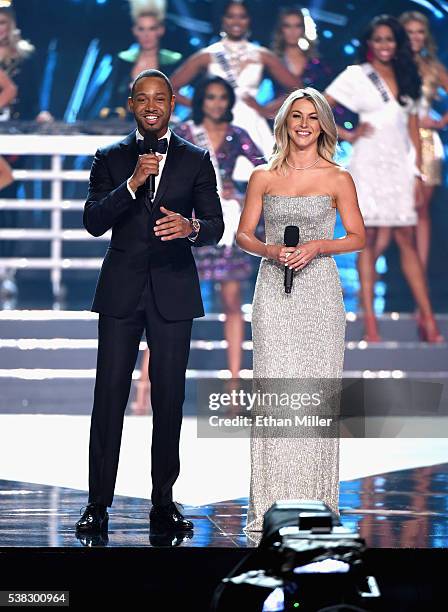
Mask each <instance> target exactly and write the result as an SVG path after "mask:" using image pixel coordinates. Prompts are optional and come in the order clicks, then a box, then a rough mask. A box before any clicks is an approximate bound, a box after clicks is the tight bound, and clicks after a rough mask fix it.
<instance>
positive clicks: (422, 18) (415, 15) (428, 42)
mask: <svg viewBox="0 0 448 612" xmlns="http://www.w3.org/2000/svg"><path fill="white" fill-rule="evenodd" d="M398 20H399V22H400V23H401V25H402V26H403V27H404V26H405V25H406V24H407V23H409V22H410V21H418V22H419V23H421V24H422V26H423V27H424V28H425V49H424V50H425V52H426V53H427V57H428V58H429V59H431V60H436V59H437V45H436V43H435V41H434V38H433V36H432V34H431V28H430V26H429V20H428V18H427V17H426V15H423V13H420V12H419V11H406V12H405V13H402V14H401V15H400V17H399V18H398ZM422 51H423V49H422ZM419 55H420V54H419ZM422 57H423V56H422Z"/></svg>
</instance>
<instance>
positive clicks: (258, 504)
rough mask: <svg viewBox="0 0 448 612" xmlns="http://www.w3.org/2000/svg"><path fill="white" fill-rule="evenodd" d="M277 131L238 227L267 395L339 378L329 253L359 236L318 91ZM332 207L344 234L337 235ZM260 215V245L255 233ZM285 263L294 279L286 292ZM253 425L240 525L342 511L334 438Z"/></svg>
mask: <svg viewBox="0 0 448 612" xmlns="http://www.w3.org/2000/svg"><path fill="white" fill-rule="evenodd" d="M274 136H275V141H276V144H275V147H274V152H273V154H272V156H271V158H270V160H269V162H268V164H267V165H264V166H259V167H258V168H256V169H255V170H254V171H253V173H252V175H251V178H250V181H249V185H248V189H247V194H246V201H245V204H244V209H243V213H242V216H241V220H240V224H239V228H238V232H237V242H238V244H239V246H240V247H241V248H242V249H244V250H245V251H247V252H248V253H251V254H252V255H257V256H259V257H261V263H260V268H259V272H258V278H257V283H256V287H255V294H254V300H253V310H252V334H253V375H254V381H257V383H260V382H262V383H263V379H265V380H264V386H263V384H262V386H263V391H268V392H269V389H268V388H267V387H269V385H271V387H276V384H275V383H276V381H277V382H279V381H280V380H281V379H290V381H292V382H293V383H299V384H304V383H305V382H306V380H307V379H308V381H309V380H310V379H318V380H320V381H321V382H322V380H323V379H330V381H339V382H340V378H341V377H342V369H343V359H344V346H345V310H344V304H343V296H342V289H341V284H340V280H339V274H338V270H337V267H336V263H335V261H334V259H333V257H332V254H334V253H347V252H350V251H359V250H360V249H362V248H363V247H364V241H365V228H364V223H363V219H362V216H361V213H360V210H359V207H358V201H357V196H356V190H355V186H354V183H353V180H352V178H351V176H350V174H349V173H348V172H347V171H346V170H344V169H343V168H341V167H340V166H338V165H337V164H335V162H334V161H333V155H334V152H335V148H336V142H337V132H336V126H335V122H334V118H333V114H332V112H331V109H330V107H329V105H328V103H327V101H326V100H325V98H324V97H323V96H322V94H320V93H319V92H318V91H317V90H315V89H313V88H311V87H307V88H305V89H298V90H296V91H294V92H293V93H291V94H290V95H289V97H288V98H287V99H286V100H285V102H284V103H283V105H282V107H281V108H280V110H279V112H278V114H277V116H276V119H275V125H274ZM336 210H338V211H339V214H340V216H341V220H342V223H343V225H344V228H345V230H346V235H345V236H344V237H343V238H341V239H337V240H334V239H333V232H334V226H335V221H336ZM262 213H263V214H264V221H265V228H266V244H265V243H263V242H261V241H260V240H258V239H257V238H256V236H255V230H256V227H257V224H258V221H259V218H260V216H261V214H262ZM287 225H295V226H298V227H299V230H300V239H299V243H298V245H297V246H296V247H286V246H284V242H283V240H284V229H285V227H286V226H287ZM285 266H287V267H289V268H291V269H292V270H293V276H294V281H293V287H292V291H291V293H289V294H288V293H286V292H285V290H284V286H283V281H284V272H285ZM266 379H270V380H269V381H267V380H266ZM283 382H286V381H283ZM288 382H289V381H288ZM321 386H322V385H321ZM324 386H325V385H324ZM321 408H322V406H321ZM263 410H264V408H262V409H261V411H263ZM315 414H316V415H319V410H316V411H315ZM256 429H259V428H255V427H254V426H253V425H252V431H251V434H252V435H251V479H250V496H249V509H248V516H247V525H246V530H247V531H261V530H262V524H263V516H264V514H265V512H266V511H267V510H268V509H269V508H270V506H271V505H272V504H273V503H274V502H275V501H277V500H281V499H314V500H320V501H323V502H324V503H326V504H327V505H328V506H329V507H330V508H331V509H332V510H333V511H334V512H336V513H337V514H339V510H338V500H339V438H338V437H337V436H330V437H326V436H325V435H320V432H321V431H322V428H320V429H319V427H313V428H312V430H311V431H312V432H313V433H312V435H313V434H314V435H313V437H310V436H309V432H310V430H308V432H307V433H305V432H304V430H303V429H302V431H299V430H294V431H291V429H289V431H288V427H286V428H283V429H281V432H282V433H281V435H279V433H278V430H275V427H271V426H268V427H267V428H265V430H264V431H255V430H256ZM291 435H292V436H294V437H291Z"/></svg>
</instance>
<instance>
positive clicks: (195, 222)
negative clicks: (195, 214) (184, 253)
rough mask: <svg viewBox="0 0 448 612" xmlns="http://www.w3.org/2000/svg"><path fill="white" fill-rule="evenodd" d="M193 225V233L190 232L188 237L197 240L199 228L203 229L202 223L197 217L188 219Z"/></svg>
mask: <svg viewBox="0 0 448 612" xmlns="http://www.w3.org/2000/svg"><path fill="white" fill-rule="evenodd" d="M188 220H189V222H190V225H191V234H188V236H187V238H188V239H189V240H195V239H196V237H197V235H198V234H199V230H200V229H201V224H200V223H199V221H198V220H197V219H194V218H192V219H188Z"/></svg>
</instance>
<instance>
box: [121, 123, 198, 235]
mask: <svg viewBox="0 0 448 612" xmlns="http://www.w3.org/2000/svg"><path fill="white" fill-rule="evenodd" d="M135 138H136V140H137V146H138V141H139V140H144V137H143V136H142V135H141V134H140V132H139V131H138V128H137V129H136V130H135ZM162 138H166V139H167V140H168V146H167V149H166V153H165V154H163V153H159V154H158V155H161V156H162V159H161V160H160V161H159V174H157V175H156V177H155V189H154V198H155V197H156V193H157V188H158V186H159V182H160V177H161V176H162V172H163V168H164V167H165V160H166V155H167V153H168V147H169V146H170V138H171V130H170V128H168V129H167V131H166V132H165V134H164V135H163V136H162V137H161V138H159V139H158V140H161V139H162ZM131 178H132V177H129V178H128V180H127V181H126V186H127V188H128V191H129V193H130V194H131V196H132V198H133V199H134V200H136V199H137V196H136V195H135V193H134V192H133V191H132V189H131V188H130V186H129V181H130V180H131ZM197 237H198V234H196V235H195V236H193V237H192V238H190V237H189V236H187V238H188V240H190V242H194V241H195V240H196V238H197Z"/></svg>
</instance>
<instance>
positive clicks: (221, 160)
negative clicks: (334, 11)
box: [132, 77, 266, 414]
mask: <svg viewBox="0 0 448 612" xmlns="http://www.w3.org/2000/svg"><path fill="white" fill-rule="evenodd" d="M234 103H235V94H234V93H233V89H232V88H231V87H230V85H229V84H228V83H227V81H224V79H221V78H220V77H206V78H205V79H204V80H203V81H201V82H200V83H199V84H198V86H197V87H196V89H195V92H194V96H193V100H192V119H191V120H189V121H186V122H185V123H183V124H179V125H178V126H176V127H175V128H174V129H175V132H176V133H177V134H178V135H179V136H182V138H185V140H188V141H190V142H193V143H194V144H196V145H198V146H199V147H202V148H204V149H206V150H207V151H209V153H210V158H211V160H212V163H213V166H214V168H215V174H216V178H217V184H218V193H219V195H220V196H221V205H222V210H223V216H224V226H225V227H224V235H223V237H222V239H221V241H220V242H219V244H218V246H217V247H203V248H202V249H198V250H197V251H196V252H195V260H196V264H197V268H198V272H199V278H200V279H201V280H211V281H217V282H219V284H220V289H221V301H222V305H223V311H224V314H225V316H226V320H225V323H224V336H225V339H226V341H227V358H228V367H229V370H230V373H231V375H232V378H238V377H239V375H240V369H241V360H242V346H241V345H242V342H243V340H244V319H243V315H242V312H241V282H242V281H245V280H247V279H248V278H249V277H250V276H251V274H252V261H251V259H252V258H251V257H250V256H249V255H248V254H247V253H244V252H243V251H242V250H241V249H240V248H238V246H237V245H236V243H235V233H236V230H237V227H238V223H239V220H240V214H241V194H240V193H239V192H238V191H237V189H236V186H235V183H234V181H233V179H232V175H233V171H234V168H235V164H236V160H237V159H238V157H240V156H244V157H246V158H247V159H248V160H249V161H250V162H251V164H252V165H253V166H258V165H260V164H263V163H265V161H266V160H265V159H264V157H263V154H262V153H261V151H260V150H259V149H258V147H257V146H256V145H255V144H254V143H253V142H252V140H251V139H250V136H249V135H248V134H247V132H246V131H245V130H243V129H242V128H239V127H236V126H235V125H233V124H232V107H233V105H234ZM148 359H149V350H148V351H147V352H146V354H145V356H144V358H143V363H142V367H141V378H140V381H139V384H138V387H137V397H136V401H135V402H134V403H133V405H132V410H133V412H134V413H136V414H145V413H147V412H148V409H149V378H148V376H147V369H148V368H147V364H148Z"/></svg>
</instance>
